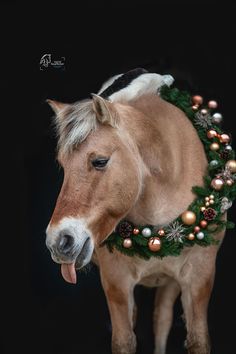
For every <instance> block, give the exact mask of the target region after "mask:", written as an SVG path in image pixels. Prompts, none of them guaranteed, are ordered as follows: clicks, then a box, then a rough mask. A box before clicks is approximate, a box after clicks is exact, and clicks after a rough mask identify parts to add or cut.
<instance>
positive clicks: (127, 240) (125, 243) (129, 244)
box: [123, 238, 132, 248]
mask: <svg viewBox="0 0 236 354" xmlns="http://www.w3.org/2000/svg"><path fill="white" fill-rule="evenodd" d="M123 246H124V248H130V247H132V240H131V239H130V238H125V239H124V241H123Z"/></svg>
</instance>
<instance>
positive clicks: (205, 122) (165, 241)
mask: <svg viewBox="0 0 236 354" xmlns="http://www.w3.org/2000/svg"><path fill="white" fill-rule="evenodd" d="M160 96H161V97H162V98H163V99H164V100H166V101H168V102H170V103H172V104H173V105H175V106H177V107H178V108H180V109H181V110H183V111H184V112H185V114H186V116H187V117H188V118H189V119H190V120H191V122H192V124H193V125H194V127H195V128H196V130H197V132H198V135H199V138H200V139H201V141H202V143H203V145H204V149H205V152H206V156H207V159H208V163H209V164H208V174H207V176H205V177H204V186H203V187H199V186H194V187H193V189H192V190H193V192H194V193H195V194H196V199H195V200H194V201H193V203H192V204H191V205H189V207H188V209H187V210H186V211H184V212H183V213H182V214H181V215H180V216H179V217H178V218H176V219H175V220H174V221H172V222H171V223H170V224H169V225H166V226H164V227H162V228H160V229H158V228H157V227H156V226H155V225H145V226H141V225H133V224H131V223H130V222H129V221H128V220H122V221H121V222H120V223H119V224H118V225H117V227H116V230H115V231H114V232H113V233H112V234H111V235H110V236H109V237H108V238H107V239H106V240H105V242H104V245H106V246H107V248H108V249H109V251H111V252H112V251H113V249H114V248H116V249H117V250H119V251H120V252H122V253H124V254H126V255H128V256H139V257H141V258H144V259H149V258H150V257H161V258H162V257H165V256H178V255H179V254H180V253H181V251H182V249H183V248H184V247H191V246H193V245H195V244H198V245H200V246H209V245H217V244H218V241H217V240H216V239H215V238H214V234H215V233H217V232H219V231H220V230H222V229H223V228H233V227H234V224H233V223H232V222H230V221H225V220H224V219H223V218H222V216H223V214H224V213H225V212H226V211H227V209H229V208H230V207H231V206H232V202H233V201H234V199H235V198H236V183H235V182H236V160H235V152H234V151H233V149H232V146H231V138H230V136H229V135H228V134H226V133H224V132H223V131H222V130H221V128H220V125H221V122H222V115H221V114H220V113H218V112H215V109H216V108H217V102H216V101H209V102H208V104H207V106H203V98H202V97H201V96H193V97H192V96H191V95H190V94H189V93H188V92H186V91H180V90H179V89H177V88H169V87H167V86H163V87H161V88H160Z"/></svg>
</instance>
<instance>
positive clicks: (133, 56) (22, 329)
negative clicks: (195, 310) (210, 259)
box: [1, 1, 236, 354]
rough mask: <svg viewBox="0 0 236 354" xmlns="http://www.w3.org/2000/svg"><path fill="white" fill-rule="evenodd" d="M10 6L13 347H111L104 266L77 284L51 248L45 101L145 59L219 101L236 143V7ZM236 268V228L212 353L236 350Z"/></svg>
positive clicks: (178, 341) (8, 272) (145, 299)
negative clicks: (55, 64) (61, 65)
mask: <svg viewBox="0 0 236 354" xmlns="http://www.w3.org/2000/svg"><path fill="white" fill-rule="evenodd" d="M1 6H2V7H4V12H3V14H4V15H3V17H5V21H4V23H3V22H2V31H1V33H2V34H3V38H2V46H3V48H6V49H4V56H3V58H2V59H4V60H3V64H2V66H1V74H2V84H3V91H4V93H5V94H6V99H5V101H4V104H2V106H3V107H2V108H3V112H4V114H3V119H2V123H5V124H3V127H4V128H2V134H1V136H2V139H1V140H2V142H3V143H4V144H3V149H2V163H3V161H4V169H3V177H5V176H6V179H5V181H4V182H3V185H2V191H3V192H5V193H6V197H7V198H6V202H4V203H3V202H2V204H3V206H4V210H5V212H6V215H5V218H4V223H3V224H4V225H3V226H6V231H4V232H3V233H2V234H3V237H2V246H3V247H2V256H5V257H6V261H5V262H2V263H3V264H2V292H4V293H6V298H5V300H4V301H3V302H2V305H3V313H4V316H3V317H2V321H3V325H4V328H5V331H4V339H5V340H4V342H3V352H4V354H5V353H6V354H13V353H16V352H18V351H22V352H24V353H37V354H38V353H40V354H54V353H55V354H62V353H63V354H72V353H73V354H75V353H81V354H95V353H96V354H108V353H110V338H111V325H110V320H109V314H108V310H107V306H106V301H105V297H104V293H103V290H102V288H101V284H100V280H99V275H98V271H97V269H96V268H95V267H94V266H92V267H91V270H90V272H88V273H81V274H79V275H78V284H77V285H76V286H73V285H69V284H67V283H65V282H64V280H63V279H62V277H61V275H60V268H59V267H58V266H57V265H56V264H54V263H53V262H52V261H51V259H50V255H49V253H48V251H47V250H46V248H45V245H44V241H45V228H46V226H47V223H48V221H49V220H50V215H51V213H52V211H53V208H54V204H55V200H56V196H57V194H58V192H59V190H60V185H61V182H62V177H63V176H62V172H60V171H59V169H58V166H57V164H56V162H55V160H54V157H55V146H56V141H55V137H54V135H53V130H52V126H51V116H52V112H51V110H50V108H49V107H48V106H47V105H46V104H45V99H46V98H53V99H58V100H62V101H64V102H73V101H75V100H79V99H82V98H85V97H88V96H89V94H90V93H91V92H97V90H98V89H99V87H100V85H101V83H102V82H103V81H104V80H106V79H107V78H108V77H109V76H111V75H114V74H116V73H122V72H125V71H128V70H130V69H132V68H135V67H144V68H146V69H147V70H150V71H153V72H158V73H162V74H164V73H170V74H172V75H173V76H174V77H175V78H176V82H177V83H178V86H179V87H180V88H186V89H190V90H191V91H192V92H193V93H200V94H202V95H203V96H204V97H205V99H206V100H207V99H216V100H217V101H218V102H219V111H220V112H222V114H223V116H224V128H225V131H226V132H231V133H232V135H233V138H234V141H236V129H235V128H236V123H235V89H234V81H235V59H236V58H235V54H234V45H235V34H236V31H235V19H234V18H235V10H236V8H235V6H234V5H229V4H227V3H222V4H221V5H216V4H214V3H213V2H209V3H207V2H203V1H198V2H189V1H188V2H179V3H178V5H176V4H175V5H174V4H172V3H171V2H170V1H167V2H163V3H159V4H157V3H156V2H154V1H138V2H124V1H121V2H119V3H118V2H117V3H115V2H111V1H110V2H108V1H103V2H100V3H99V4H97V5H95V4H94V5H93V4H88V5H83V6H82V5H81V4H77V6H75V5H72V4H71V3H67V2H66V3H63V4H61V3H59V2H58V3H57V2H53V3H51V5H50V6H49V5H48V4H46V3H34V4H26V3H21V4H16V3H14V2H11V3H10V4H9V3H8V4H4V5H3V4H2V5H1ZM5 10H6V12H5ZM5 14H6V16H5ZM45 53H51V54H52V55H53V57H55V59H56V58H60V56H65V58H66V61H65V70H64V71H63V70H56V69H51V70H45V71H40V70H39V61H40V58H41V56H42V55H43V54H45ZM10 79H13V81H12V80H10ZM235 147H236V146H235V144H234V148H235ZM6 171H7V172H9V173H8V174H6V173H5V172H6ZM235 212H236V208H235V206H234V207H233V208H232V209H231V210H230V212H229V218H230V219H231V220H234V221H236V218H235V215H236V213H235ZM9 241H12V242H9ZM234 269H235V230H233V231H231V230H230V231H228V232H227V236H226V238H225V241H224V243H223V246H222V247H221V249H220V251H219V254H218V259H217V272H216V280H215V286H214V290H213V294H212V298H211V302H210V306H209V328H210V333H211V338H212V344H213V349H212V353H213V354H233V353H235V348H234V342H235V340H234V328H235V298H236V297H235V295H236V294H235V290H234V288H235V286H234V279H235V275H234V272H235V270H234ZM202 272H204V269H202ZM199 276H201V274H199ZM5 290H6V291H5ZM135 296H136V300H137V303H138V306H139V314H138V325H137V329H136V332H137V336H138V353H140V354H150V353H152V350H153V336H152V326H151V325H152V324H151V320H152V318H151V313H152V302H153V296H154V291H153V290H152V289H144V288H142V287H139V288H137V289H136V291H135ZM184 337H185V330H184V324H183V322H182V320H181V307H180V304H179V302H178V303H177V305H176V307H175V320H174V324H173V329H172V331H171V335H170V338H169V344H168V353H171V354H174V353H184V349H183V341H184Z"/></svg>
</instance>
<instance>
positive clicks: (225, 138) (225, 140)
mask: <svg viewBox="0 0 236 354" xmlns="http://www.w3.org/2000/svg"><path fill="white" fill-rule="evenodd" d="M229 141H230V137H229V135H228V134H221V135H220V142H221V143H228V142H229Z"/></svg>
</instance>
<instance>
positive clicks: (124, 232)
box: [118, 221, 133, 238]
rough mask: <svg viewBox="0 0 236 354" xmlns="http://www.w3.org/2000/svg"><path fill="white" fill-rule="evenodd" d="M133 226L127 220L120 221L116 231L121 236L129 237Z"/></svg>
mask: <svg viewBox="0 0 236 354" xmlns="http://www.w3.org/2000/svg"><path fill="white" fill-rule="evenodd" d="M132 232H133V227H132V225H131V224H130V223H129V222H128V221H122V222H121V223H120V224H119V225H118V233H119V234H120V236H121V237H124V238H125V237H129V236H131V235H132Z"/></svg>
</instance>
